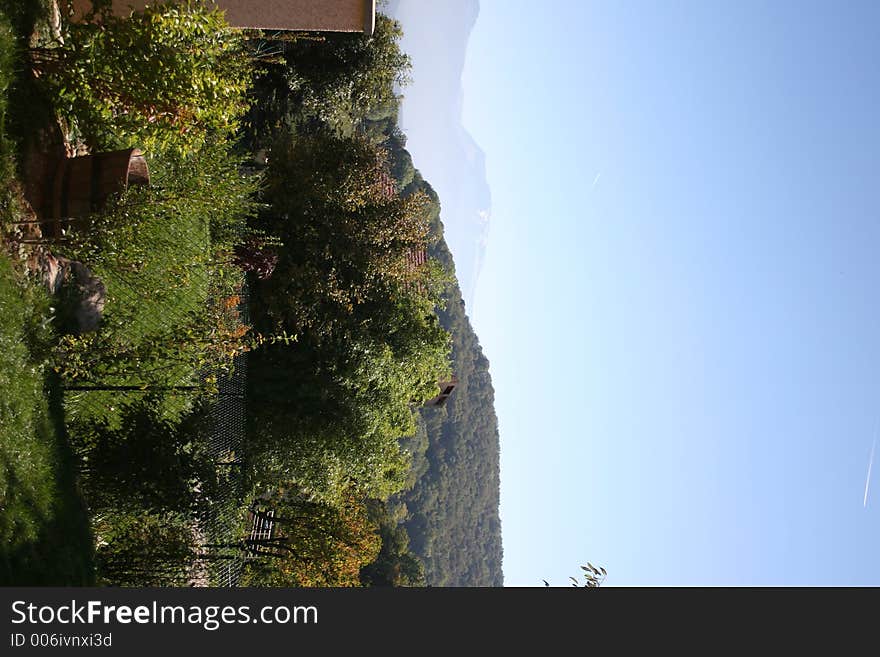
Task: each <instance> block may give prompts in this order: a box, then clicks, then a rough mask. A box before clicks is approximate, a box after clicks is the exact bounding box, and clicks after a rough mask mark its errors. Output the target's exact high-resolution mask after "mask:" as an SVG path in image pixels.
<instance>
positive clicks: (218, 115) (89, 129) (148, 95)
mask: <svg viewBox="0 0 880 657" xmlns="http://www.w3.org/2000/svg"><path fill="white" fill-rule="evenodd" d="M90 18H91V20H85V21H81V22H72V23H69V24H66V25H65V32H64V34H63V41H62V42H60V43H59V44H58V45H57V47H53V48H39V49H34V50H33V51H32V53H31V54H32V59H33V62H34V65H35V67H36V68H37V70H38V71H40V77H41V79H42V80H43V81H44V82H45V83H46V84H47V85H48V86H49V88H50V90H51V91H52V92H53V94H54V96H55V97H56V98H57V102H58V106H59V109H60V110H61V111H62V113H63V114H65V115H67V116H68V117H75V119H76V121H77V124H78V125H79V128H80V130H81V131H82V132H83V133H84V134H85V136H86V138H87V141H88V142H89V143H90V144H92V145H93V146H96V147H99V148H100V147H108V146H112V145H114V144H119V143H122V144H124V145H128V144H129V142H130V141H131V138H132V137H133V136H135V135H136V136H137V138H138V140H139V143H138V145H139V146H142V147H144V148H146V149H147V150H151V151H152V150H163V149H167V148H169V147H175V148H177V149H180V150H183V151H192V150H197V149H198V148H199V147H200V146H201V145H202V144H204V142H205V141H206V139H207V138H208V137H209V135H221V136H228V135H231V134H233V133H234V131H235V130H236V128H237V125H238V119H239V118H240V117H241V116H242V115H243V114H244V112H245V111H246V110H247V107H248V105H247V101H246V92H247V88H248V86H249V84H250V82H251V80H252V75H253V68H252V64H251V59H250V57H249V55H248V51H247V48H246V47H245V44H244V41H243V39H242V37H241V36H240V35H239V33H238V32H236V31H234V30H232V29H231V28H229V26H228V24H227V23H226V21H225V19H224V17H223V14H222V12H220V11H218V10H214V9H210V8H208V7H207V6H206V5H203V4H201V3H198V2H193V1H189V0H187V1H185V2H168V3H157V4H153V5H150V6H148V7H146V8H145V9H144V10H143V11H142V12H135V13H133V14H132V15H131V16H130V17H125V18H123V17H118V16H116V15H114V14H113V12H112V11H110V9H109V8H108V7H106V6H104V7H103V8H102V9H99V10H97V11H96V12H95V13H94V14H93V15H92V16H91V17H90Z"/></svg>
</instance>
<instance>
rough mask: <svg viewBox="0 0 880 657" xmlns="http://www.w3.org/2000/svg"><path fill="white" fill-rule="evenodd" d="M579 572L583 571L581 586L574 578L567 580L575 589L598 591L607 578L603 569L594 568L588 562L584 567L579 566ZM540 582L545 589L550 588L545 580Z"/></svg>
mask: <svg viewBox="0 0 880 657" xmlns="http://www.w3.org/2000/svg"><path fill="white" fill-rule="evenodd" d="M581 570H583V571H584V572H583V573H582V575H583V578H584V583H583V584H581V583H580V580H578V579H577V578H576V577H569V578H568V579H570V580H571V582H572V583H571V585H572V586H574V587H575V588H585V589H598V588H599V587H600V586H602V584H603V583H604V582H605V578H606V577H607V576H608V573H607V572H606V571H605V569H604V568H601V567H599V568H596V566H594V565H593V564H591V563H590V562H589V561H588V562H587V565H586V566H581ZM542 581H543V582H544V586H545V587H549V586H550V582H548V581H547V580H546V579H545V580H542Z"/></svg>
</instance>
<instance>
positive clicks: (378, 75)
mask: <svg viewBox="0 0 880 657" xmlns="http://www.w3.org/2000/svg"><path fill="white" fill-rule="evenodd" d="M402 34H403V32H402V29H401V26H400V24H399V23H397V22H396V21H394V20H392V19H390V18H388V17H387V16H385V15H383V14H377V16H376V29H375V31H374V33H373V35H372V36H367V35H364V34H328V35H326V36H323V37H321V38H320V39H315V38H299V39H294V40H292V41H286V42H282V43H281V44H278V47H280V49H281V51H282V53H281V55H282V56H281V61H280V63H278V64H277V65H274V66H267V67H266V68H265V70H264V71H263V72H262V74H261V75H260V76H259V77H258V78H257V80H256V82H255V95H256V97H257V101H256V103H255V104H254V106H253V107H252V108H251V110H250V112H249V113H248V116H247V119H246V131H245V135H246V139H247V140H248V141H249V142H250V143H251V145H252V146H253V147H254V148H260V147H267V146H270V145H271V144H272V143H273V141H274V139H275V137H276V136H277V134H278V133H279V130H280V131H281V132H282V133H283V132H284V131H286V129H287V128H288V127H290V126H291V125H293V126H298V127H307V126H309V125H310V124H312V123H314V122H318V123H320V124H323V125H325V126H328V127H330V128H331V129H332V130H334V131H337V132H339V133H341V134H344V135H351V134H352V133H353V132H354V131H355V129H356V128H357V126H358V124H359V123H360V122H361V121H362V120H364V119H366V118H368V117H374V118H375V117H377V116H380V115H381V116H384V115H387V114H388V113H396V108H397V105H398V103H399V99H398V97H397V96H396V92H395V87H396V86H397V87H399V86H402V85H405V84H406V83H407V81H408V74H409V69H410V66H411V63H410V59H409V57H408V56H407V55H406V54H405V53H403V52H402V51H401V50H400V45H399V41H400V38H401V36H402Z"/></svg>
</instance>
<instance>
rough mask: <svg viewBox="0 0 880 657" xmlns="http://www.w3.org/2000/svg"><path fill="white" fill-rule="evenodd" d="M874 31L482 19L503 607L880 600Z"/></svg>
mask: <svg viewBox="0 0 880 657" xmlns="http://www.w3.org/2000/svg"><path fill="white" fill-rule="evenodd" d="M878 27H880V4H878V3H873V2H866V3H856V2H849V3H843V4H840V3H833V2H828V3H815V2H796V3H794V2H792V3H785V2H723V3H722V2H703V1H699V2H698V1H693V2H647V1H644V2H610V1H608V2H584V1H580V0H578V1H565V0H552V1H549V0H548V2H546V3H541V4H536V3H534V2H533V1H525V0H522V1H521V0H504V1H501V0H482V2H481V12H480V17H479V19H478V21H477V24H476V27H475V29H474V32H473V34H472V37H471V42H470V48H469V51H468V58H467V63H466V67H465V76H464V90H465V96H464V115H463V118H464V124H465V126H466V127H467V128H468V130H469V131H470V132H471V133H472V134H473V136H474V138H475V139H476V141H477V142H478V143H479V144H480V146H481V147H482V148H483V150H484V151H485V152H486V160H487V171H488V177H489V183H490V186H491V191H492V225H491V229H490V233H489V241H488V250H487V253H486V259H485V263H484V266H483V270H482V274H481V277H480V279H479V283H478V286H477V290H476V301H475V304H474V309H473V313H472V319H473V322H474V325H475V327H476V330H477V333H478V335H479V336H480V339H481V342H482V344H483V346H484V350H485V352H486V354H487V355H488V357H489V359H490V361H491V364H492V365H491V372H492V377H493V382H494V385H495V389H496V409H497V412H498V416H499V422H500V431H501V445H502V454H501V459H502V470H501V476H502V484H501V485H502V507H501V514H502V525H503V533H504V572H505V580H506V583H507V584H508V585H539V584H540V583H541V579H542V578H544V579H548V580H550V581H551V582H552V583H554V584H560V585H561V584H564V583H565V580H566V578H567V576H568V575H573V574H576V573H577V572H578V570H579V569H578V566H579V565H580V564H582V563H584V562H586V561H587V560H590V561H592V562H593V563H595V564H597V565H604V566H605V567H606V568H607V569H608V572H609V577H608V581H607V584H608V585H615V586H628V585H656V584H664V585H702V584H722V585H746V584H767V585H776V584H779V585H783V584H791V585H800V584H815V585H825V584H841V585H859V584H872V585H878V584H880V561H878V559H877V557H878V554H880V549H878V548H880V499H877V498H876V495H878V494H880V482H878V481H875V482H874V484H873V485H875V486H877V489H876V490H875V491H874V498H873V499H872V497H871V496H869V499H868V505H867V508H863V505H862V502H863V493H864V487H865V479H866V472H867V467H868V458H869V453H870V451H871V445H872V440H873V438H874V434H875V431H876V428H877V424H878V418H880V403H878V402H880V331H878V327H880V312H878V297H880V295H878V286H877V283H878V282H880V258H878V257H877V255H876V254H877V250H878V247H880V221H878V219H880V216H878V209H880V207H878V206H880V203H878V198H880V166H878V165H880V161H878V160H880V131H878V128H877V120H878V119H877V117H878V116H880V111H878V109H880V108H878V104H880V103H878V101H880V67H878V66H877V62H878V61H880V42H878V40H877V38H876V35H877V29H878ZM414 73H415V76H416V78H417V76H418V70H416V71H414ZM410 148H411V150H412V151H413V154H414V158H415V162H416V165H417V166H418V164H419V156H418V152H419V149H420V148H422V149H425V148H430V144H424V143H422V144H416V143H412V142H411V143H410ZM597 176H598V180H596V177H597ZM429 179H430V178H429ZM594 181H595V184H594ZM878 476H880V475H878V471H877V469H875V471H874V479H877V477H878Z"/></svg>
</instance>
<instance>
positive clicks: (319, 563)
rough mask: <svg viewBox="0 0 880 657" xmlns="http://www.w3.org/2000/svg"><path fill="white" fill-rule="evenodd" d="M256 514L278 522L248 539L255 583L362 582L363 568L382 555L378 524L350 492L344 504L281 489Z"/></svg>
mask: <svg viewBox="0 0 880 657" xmlns="http://www.w3.org/2000/svg"><path fill="white" fill-rule="evenodd" d="M253 513H254V514H255V515H256V516H258V517H262V518H264V519H266V520H271V522H272V523H273V532H272V536H271V537H264V538H260V539H256V540H254V539H248V540H247V541H246V542H245V545H246V548H247V549H248V550H249V551H251V552H252V553H253V554H255V555H258V558H257V559H252V560H250V561H249V562H248V568H247V572H246V574H245V577H244V581H245V583H246V584H247V585H251V586H336V587H339V586H360V579H359V574H360V569H361V567H362V566H364V565H365V564H367V563H370V562H371V561H373V560H374V559H375V558H376V556H377V555H378V554H379V550H380V547H381V540H380V538H379V535H378V528H377V527H376V525H375V524H374V523H373V522H371V521H370V519H369V516H368V513H367V509H366V506H365V504H364V503H363V502H362V501H360V500H358V499H357V498H356V497H355V495H354V494H353V493H352V492H349V493H348V494H347V495H346V496H345V498H344V499H343V501H342V502H341V503H340V504H339V505H329V504H324V503H320V502H313V501H310V500H308V499H307V498H306V497H305V496H304V495H303V494H302V493H301V492H299V491H295V492H294V491H284V490H281V489H278V490H276V491H274V493H273V494H272V495H270V496H268V497H265V498H261V499H260V500H258V503H257V504H256V505H255V507H254V510H253Z"/></svg>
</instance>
